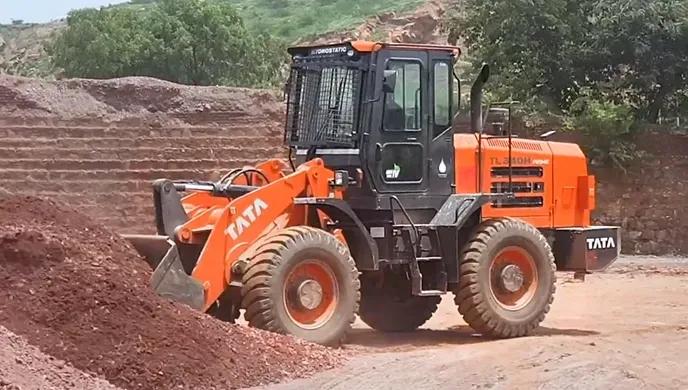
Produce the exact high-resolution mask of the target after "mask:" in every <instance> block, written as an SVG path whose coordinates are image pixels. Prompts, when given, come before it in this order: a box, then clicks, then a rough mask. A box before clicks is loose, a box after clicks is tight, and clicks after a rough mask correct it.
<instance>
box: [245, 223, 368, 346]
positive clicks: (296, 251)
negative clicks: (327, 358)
mask: <svg viewBox="0 0 688 390" xmlns="http://www.w3.org/2000/svg"><path fill="white" fill-rule="evenodd" d="M242 281H243V287H242V297H243V299H242V306H243V307H244V308H245V309H246V312H245V314H244V317H245V318H246V320H247V321H248V323H249V325H250V326H253V327H256V328H260V329H264V330H268V331H271V332H276V333H282V334H291V335H294V336H296V337H299V338H302V339H304V340H307V341H311V342H314V343H318V344H326V345H334V344H338V343H341V342H342V341H343V339H344V337H345V335H346V333H347V332H348V331H349V330H350V329H351V324H352V323H353V321H354V319H355V315H356V312H357V311H358V304H359V300H360V292H359V290H360V282H359V280H358V271H357V269H356V265H355V263H354V261H353V259H352V258H351V255H350V254H349V250H348V248H347V247H346V246H345V245H344V244H343V243H341V242H340V241H339V240H337V238H335V237H334V236H333V235H332V234H330V233H328V232H325V231H323V230H320V229H315V228H312V227H307V226H301V227H289V228H286V229H283V230H282V231H280V232H278V233H277V234H275V235H274V236H272V237H270V238H269V239H268V240H267V241H266V242H265V243H264V244H262V245H261V246H260V248H259V249H258V251H257V254H256V255H255V256H254V257H253V259H252V260H251V261H250V262H249V264H248V266H247V267H246V269H245V270H244V273H243V276H242Z"/></svg>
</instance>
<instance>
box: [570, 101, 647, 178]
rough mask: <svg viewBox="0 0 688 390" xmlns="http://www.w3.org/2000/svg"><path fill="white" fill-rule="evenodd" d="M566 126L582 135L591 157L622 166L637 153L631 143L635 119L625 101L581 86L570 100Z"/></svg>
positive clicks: (633, 144)
mask: <svg viewBox="0 0 688 390" xmlns="http://www.w3.org/2000/svg"><path fill="white" fill-rule="evenodd" d="M566 128H568V129H570V130H576V131H579V132H581V133H582V134H583V135H585V136H586V137H585V139H586V142H587V145H586V146H587V147H588V149H589V150H588V156H589V157H590V158H591V160H593V161H598V162H602V163H614V164H616V165H617V166H619V167H620V168H622V169H623V167H624V166H625V165H627V164H628V163H629V162H631V161H632V160H634V159H636V158H638V157H641V154H640V152H639V151H638V150H637V148H636V145H635V143H633V136H634V134H635V132H636V130H637V128H638V127H637V122H636V120H635V117H634V113H633V109H632V108H631V107H630V106H629V105H628V104H623V103H614V102H612V101H611V100H610V99H607V98H605V97H603V96H599V95H598V96H595V95H594V94H592V93H591V92H590V91H589V90H585V91H583V94H582V96H581V97H579V98H578V99H576V101H574V103H573V104H572V106H571V115H570V116H569V117H568V118H567V120H566Z"/></svg>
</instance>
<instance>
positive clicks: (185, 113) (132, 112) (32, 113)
mask: <svg viewBox="0 0 688 390" xmlns="http://www.w3.org/2000/svg"><path fill="white" fill-rule="evenodd" d="M0 115H2V116H4V117H5V118H2V121H0V124H2V123H3V122H5V123H22V122H26V121H29V123H30V122H31V120H32V119H33V120H35V119H46V118H57V119H59V120H61V121H82V122H85V123H89V124H90V123H109V124H115V125H117V124H124V125H132V124H133V125H150V126H153V127H159V126H179V125H185V124H197V123H198V122H202V123H204V124H212V123H215V124H217V125H222V126H224V125H227V124H228V123H231V119H233V118H240V117H249V116H257V115H260V116H262V117H267V118H269V119H271V120H275V121H279V120H281V118H282V116H283V108H282V106H281V105H280V104H279V103H278V100H277V99H276V97H275V94H274V92H270V91H266V90H253V89H247V88H230V87H197V86H188V85H181V84H175V83H171V82H168V81H163V80H158V79H154V78H150V77H125V78H119V79H111V80H90V79H68V80H59V81H47V80H38V79H31V78H25V77H16V76H8V75H1V74H0Z"/></svg>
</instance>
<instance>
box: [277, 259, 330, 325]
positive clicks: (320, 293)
mask: <svg viewBox="0 0 688 390" xmlns="http://www.w3.org/2000/svg"><path fill="white" fill-rule="evenodd" d="M283 296H284V306H285V308H286V309H287V314H288V315H289V317H290V318H291V320H292V321H293V322H294V323H295V324H296V325H298V326H299V327H301V328H304V329H317V328H319V327H321V326H323V325H324V324H325V323H326V322H327V321H329V320H330V318H332V315H333V314H334V312H335V309H336V308H337V304H338V302H339V285H338V284H337V278H336V277H335V276H334V272H333V271H332V268H331V267H330V266H329V265H327V264H326V263H324V262H323V261H320V260H306V261H302V262H300V263H299V264H297V265H296V266H295V267H294V268H293V269H292V270H291V271H290V272H289V274H288V275H287V279H286V282H285V284H284V295H283Z"/></svg>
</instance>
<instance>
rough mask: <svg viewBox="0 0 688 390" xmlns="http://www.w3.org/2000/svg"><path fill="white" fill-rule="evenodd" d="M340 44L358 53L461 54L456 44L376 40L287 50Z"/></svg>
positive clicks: (295, 50) (302, 49)
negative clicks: (429, 51)
mask: <svg viewBox="0 0 688 390" xmlns="http://www.w3.org/2000/svg"><path fill="white" fill-rule="evenodd" d="M341 46H349V47H351V48H353V49H354V50H356V51H357V52H359V53H372V52H376V51H379V50H381V49H383V48H394V49H400V50H404V49H409V50H438V51H443V52H450V53H452V54H453V55H454V56H455V57H458V56H459V55H461V49H460V48H459V47H458V46H450V45H431V44H420V43H391V42H376V41H344V42H340V43H334V44H326V45H311V46H296V47H291V48H289V49H288V50H287V51H288V52H289V54H291V55H295V54H304V53H311V52H312V51H313V50H314V49H318V50H320V49H322V50H326V49H327V48H338V47H341Z"/></svg>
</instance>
